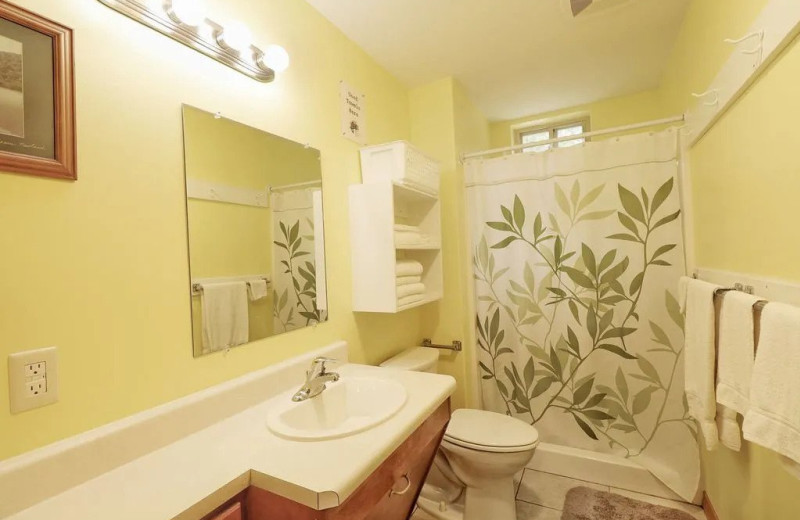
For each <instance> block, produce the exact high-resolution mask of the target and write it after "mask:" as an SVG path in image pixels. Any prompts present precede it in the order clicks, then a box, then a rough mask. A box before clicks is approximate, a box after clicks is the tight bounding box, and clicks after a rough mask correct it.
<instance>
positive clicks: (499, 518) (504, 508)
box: [464, 477, 517, 520]
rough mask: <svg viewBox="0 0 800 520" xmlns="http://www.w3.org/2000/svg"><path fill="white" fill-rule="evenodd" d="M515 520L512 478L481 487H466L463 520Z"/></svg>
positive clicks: (515, 509) (498, 480)
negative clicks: (489, 519)
mask: <svg viewBox="0 0 800 520" xmlns="http://www.w3.org/2000/svg"><path fill="white" fill-rule="evenodd" d="M487 518H491V519H492V520H517V508H516V502H515V500H514V479H513V477H507V478H499V479H494V480H492V481H490V482H487V483H486V485H484V486H482V487H467V492H466V497H465V500H464V520H486V519H487Z"/></svg>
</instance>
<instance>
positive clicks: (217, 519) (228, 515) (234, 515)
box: [210, 501, 244, 520]
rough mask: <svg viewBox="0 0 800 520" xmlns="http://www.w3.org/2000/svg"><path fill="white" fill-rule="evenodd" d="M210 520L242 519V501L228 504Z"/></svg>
mask: <svg viewBox="0 0 800 520" xmlns="http://www.w3.org/2000/svg"><path fill="white" fill-rule="evenodd" d="M210 520H244V517H243V516H242V503H241V502H239V501H236V502H234V503H233V504H231V505H229V506H228V507H227V508H226V509H225V510H223V511H221V512H220V513H218V514H216V515H214V516H212V517H211V519H210Z"/></svg>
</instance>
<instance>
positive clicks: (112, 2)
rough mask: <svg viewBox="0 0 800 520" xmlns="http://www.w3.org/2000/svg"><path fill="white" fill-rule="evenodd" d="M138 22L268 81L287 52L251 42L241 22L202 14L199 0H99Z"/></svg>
mask: <svg viewBox="0 0 800 520" xmlns="http://www.w3.org/2000/svg"><path fill="white" fill-rule="evenodd" d="M99 1H100V2H102V3H103V4H105V5H107V6H108V7H110V8H112V9H114V10H115V11H117V12H120V13H122V14H124V15H125V16H127V17H129V18H132V19H133V20H136V21H137V22H139V23H142V24H144V25H146V26H147V27H150V28H151V29H155V30H156V31H158V32H160V33H161V34H164V35H166V36H169V37H170V38H172V39H173V40H176V41H178V42H180V43H182V44H184V45H186V46H187V47H191V48H192V49H194V50H196V51H198V52H202V53H203V54H205V55H206V56H208V57H210V58H214V59H215V60H217V61H218V62H220V63H224V64H225V65H227V66H229V67H231V68H232V69H234V70H237V71H239V72H241V73H242V74H245V75H247V76H249V77H251V78H253V79H255V80H258V81H262V82H270V81H272V80H274V79H275V72H276V71H278V72H281V71H283V70H286V67H288V66H289V55H288V54H287V53H286V51H285V50H284V49H283V47H280V46H278V45H270V46H268V47H267V52H265V51H263V50H261V49H260V48H258V47H256V46H255V45H253V44H252V35H251V33H250V30H249V29H248V28H247V26H245V25H244V24H242V23H239V22H232V23H230V24H228V25H227V26H225V27H223V26H222V25H220V24H219V23H217V22H215V21H213V20H211V19H209V18H208V17H206V15H205V13H204V12H203V7H202V1H201V0H99Z"/></svg>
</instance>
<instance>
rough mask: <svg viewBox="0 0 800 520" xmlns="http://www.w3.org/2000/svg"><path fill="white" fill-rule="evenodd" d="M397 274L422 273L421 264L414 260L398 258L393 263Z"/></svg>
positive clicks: (415, 274) (411, 274) (413, 274)
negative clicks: (395, 263) (395, 262)
mask: <svg viewBox="0 0 800 520" xmlns="http://www.w3.org/2000/svg"><path fill="white" fill-rule="evenodd" d="M395 274H396V275H397V276H419V275H421V274H422V264H421V263H419V262H417V261H416V260H398V261H397V265H395Z"/></svg>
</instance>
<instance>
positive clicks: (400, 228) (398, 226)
mask: <svg viewBox="0 0 800 520" xmlns="http://www.w3.org/2000/svg"><path fill="white" fill-rule="evenodd" d="M394 230H395V231H409V232H411V233H419V232H420V228H419V226H408V225H405V224H395V225H394Z"/></svg>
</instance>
